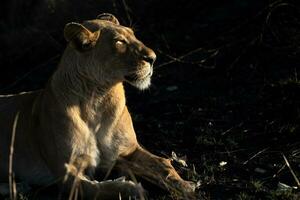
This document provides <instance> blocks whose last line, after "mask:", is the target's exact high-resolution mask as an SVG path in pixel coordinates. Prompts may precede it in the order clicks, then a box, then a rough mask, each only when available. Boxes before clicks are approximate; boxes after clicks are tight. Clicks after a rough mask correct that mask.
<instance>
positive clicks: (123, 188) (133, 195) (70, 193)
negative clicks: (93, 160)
mask: <svg viewBox="0 0 300 200" xmlns="http://www.w3.org/2000/svg"><path fill="white" fill-rule="evenodd" d="M87 157H88V156H76V157H75V158H73V159H72V161H70V162H69V163H66V164H65V166H64V167H65V170H64V171H65V172H64V175H63V176H62V174H56V176H57V177H62V178H61V181H60V185H61V189H62V195H63V197H64V198H63V199H65V197H66V198H68V199H78V197H81V199H101V200H113V199H120V198H122V199H144V190H143V188H142V186H141V185H140V184H136V183H134V182H132V181H125V180H108V181H100V182H98V181H95V180H94V181H92V180H90V179H89V178H88V177H87V176H85V174H84V172H85V171H86V168H87V167H88V163H89V162H88V159H86V158H87Z"/></svg>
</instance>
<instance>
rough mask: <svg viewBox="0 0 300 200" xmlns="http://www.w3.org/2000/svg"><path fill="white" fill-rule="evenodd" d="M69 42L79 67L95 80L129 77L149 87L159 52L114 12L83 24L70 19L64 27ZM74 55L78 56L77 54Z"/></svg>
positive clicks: (118, 79)
mask: <svg viewBox="0 0 300 200" xmlns="http://www.w3.org/2000/svg"><path fill="white" fill-rule="evenodd" d="M64 35H65V39H66V40H67V41H68V42H69V45H68V48H67V50H66V51H71V52H72V54H73V55H74V54H76V59H75V58H74V59H75V60H76V61H73V62H76V63H77V64H76V66H78V67H77V68H76V69H74V70H77V71H78V72H79V74H80V75H82V77H88V78H89V79H92V81H94V82H95V83H97V82H99V81H101V82H103V81H104V82H110V83H112V82H119V81H126V82H128V83H130V84H131V85H133V86H135V87H137V88H139V89H145V88H148V87H149V85H150V82H151V76H152V73H153V63H154V61H155V59H156V55H155V53H154V51H153V50H151V49H150V48H148V47H146V46H145V45H144V44H143V43H142V42H141V41H139V40H138V39H137V38H136V37H135V35H134V32H133V30H132V29H131V28H128V27H125V26H122V25H120V23H119V21H118V20H117V18H116V17H115V16H113V15H112V14H107V13H104V14H101V15H99V16H98V17H97V19H94V20H89V21H85V22H83V23H82V24H79V23H74V22H72V23H68V24H67V25H66V26H65V29H64ZM73 57H74V56H73Z"/></svg>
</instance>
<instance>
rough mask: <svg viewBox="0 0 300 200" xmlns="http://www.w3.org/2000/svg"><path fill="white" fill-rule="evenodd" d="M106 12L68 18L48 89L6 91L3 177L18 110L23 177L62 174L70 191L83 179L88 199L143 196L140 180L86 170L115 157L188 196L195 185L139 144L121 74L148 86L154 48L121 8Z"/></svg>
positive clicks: (18, 166) (0, 121)
mask: <svg viewBox="0 0 300 200" xmlns="http://www.w3.org/2000/svg"><path fill="white" fill-rule="evenodd" d="M99 18H100V19H95V20H90V21H86V22H84V23H83V24H78V23H70V24H67V25H66V27H65V32H64V33H65V37H66V40H67V41H68V42H69V44H68V46H67V48H66V50H65V52H64V54H63V56H62V58H61V61H60V64H59V66H58V69H57V70H56V72H55V73H54V74H53V76H52V77H51V79H50V80H49V82H48V84H47V86H46V88H45V89H44V90H41V91H37V92H29V93H21V94H18V95H10V96H0V180H1V182H3V181H6V180H8V163H9V162H8V158H9V154H10V151H9V146H10V143H11V139H12V138H11V135H12V127H13V122H14V118H15V116H16V115H17V113H19V119H18V124H17V129H16V137H15V145H14V154H13V158H14V159H13V171H14V173H15V176H16V178H17V179H18V180H21V181H24V182H27V183H29V184H39V185H47V184H49V183H53V182H56V181H58V182H59V183H61V184H63V183H64V184H63V185H64V188H65V189H66V191H70V190H71V195H72V189H71V188H72V187H73V189H74V187H75V188H77V186H78V185H80V187H81V189H82V190H83V195H84V197H85V198H88V199H89V198H91V199H93V198H99V199H118V198H119V193H120V194H121V195H122V196H140V193H141V191H142V190H141V186H140V185H137V184H134V183H133V182H129V181H125V182H124V181H110V182H107V181H105V182H97V181H92V180H90V179H89V178H88V177H87V176H85V173H93V171H94V170H95V169H100V170H102V171H103V172H104V173H105V172H106V171H107V170H109V169H110V168H111V167H113V166H114V165H115V167H117V169H119V170H121V171H123V172H128V173H130V174H132V173H133V174H136V175H138V176H141V177H143V178H145V179H147V180H149V181H151V182H153V183H155V184H157V185H159V186H161V187H163V188H166V189H169V190H171V191H173V192H178V191H180V192H181V194H182V197H184V194H189V193H190V192H192V186H191V185H190V184H189V183H188V182H186V181H184V180H182V179H181V178H180V176H179V175H178V174H177V172H176V171H175V169H174V168H173V167H172V165H171V163H170V161H169V160H167V159H164V158H161V157H158V156H155V155H153V154H151V153H149V152H148V151H146V150H144V149H143V148H142V147H141V146H140V145H139V143H138V142H137V139H136V135H135V132H134V129H133V125H132V120H131V117H130V114H129V112H128V110H127V107H126V102H125V94H124V89H123V84H122V82H124V81H127V82H129V83H130V84H132V85H134V86H136V87H137V88H139V89H145V88H147V87H148V86H149V85H150V77H151V75H152V64H153V62H154V60H155V54H154V52H153V51H152V50H151V49H149V48H148V47H146V46H145V45H144V44H143V43H142V42H140V41H139V40H137V39H136V38H135V36H134V33H133V31H132V30H131V29H130V28H127V27H124V26H121V25H119V22H118V21H117V19H116V18H115V17H114V16H112V15H110V14H102V15H100V16H99ZM68 193H69V192H68Z"/></svg>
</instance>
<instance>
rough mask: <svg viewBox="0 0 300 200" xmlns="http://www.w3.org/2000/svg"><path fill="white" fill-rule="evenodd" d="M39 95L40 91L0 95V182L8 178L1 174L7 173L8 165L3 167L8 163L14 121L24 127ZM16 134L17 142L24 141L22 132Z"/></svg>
mask: <svg viewBox="0 0 300 200" xmlns="http://www.w3.org/2000/svg"><path fill="white" fill-rule="evenodd" d="M39 94H40V91H33V92H23V93H20V94H13V95H0V180H2V178H5V176H6V175H5V174H1V173H2V172H4V171H5V172H6V171H7V165H3V163H8V162H7V161H8V155H9V148H10V144H11V141H12V140H11V136H12V133H13V124H14V121H16V126H17V127H20V124H22V125H21V126H22V128H23V127H24V124H23V123H24V120H25V121H26V119H28V113H29V112H30V110H31V109H32V107H33V103H34V100H35V99H36V97H37V96H38V95H39ZM17 113H19V119H18V120H17V118H16V116H17ZM25 123H26V122H25ZM16 134H17V135H16V136H15V137H16V140H19V139H22V140H23V137H24V135H23V134H22V132H20V133H19V132H18V133H16ZM1 163H2V164H1ZM3 176H4V177H3Z"/></svg>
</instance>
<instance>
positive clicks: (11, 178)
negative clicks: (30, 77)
mask: <svg viewBox="0 0 300 200" xmlns="http://www.w3.org/2000/svg"><path fill="white" fill-rule="evenodd" d="M18 119H19V112H18V113H17V114H16V116H15V119H14V123H13V130H12V135H11V143H10V150H9V169H8V174H9V192H10V199H11V200H16V199H17V189H16V182H15V177H14V173H13V154H14V145H15V137H16V129H17V124H18Z"/></svg>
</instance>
